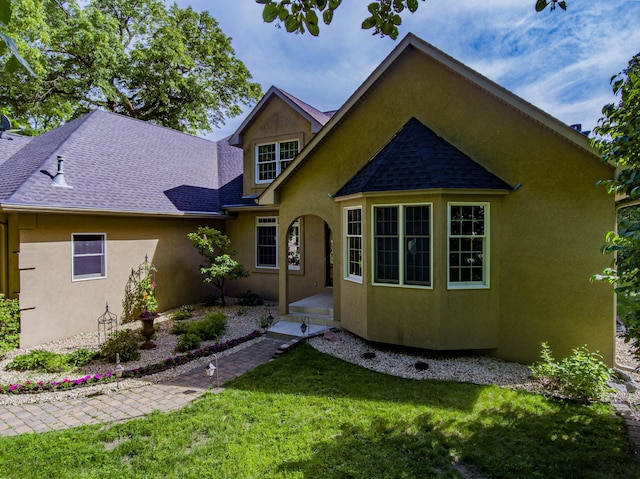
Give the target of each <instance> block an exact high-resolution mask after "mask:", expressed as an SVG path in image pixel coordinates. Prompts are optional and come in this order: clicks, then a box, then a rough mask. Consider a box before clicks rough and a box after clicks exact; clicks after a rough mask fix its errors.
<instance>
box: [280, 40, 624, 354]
mask: <svg viewBox="0 0 640 479" xmlns="http://www.w3.org/2000/svg"><path fill="white" fill-rule="evenodd" d="M504 95H505V96H508V95H509V94H508V93H506V92H505V93H504ZM412 116H415V117H416V118H417V119H418V120H420V121H421V122H422V123H424V124H425V125H427V126H428V127H429V128H431V129H432V130H434V131H435V132H436V133H437V134H438V135H440V136H441V137H443V138H444V139H445V140H447V141H448V142H449V143H451V144H452V145H454V146H456V147H457V148H458V149H460V150H461V151H463V152H464V153H466V154H467V155H468V156H470V157H471V158H472V159H474V161H476V162H477V163H479V164H480V165H482V166H484V167H485V168H486V169H487V170H489V171H491V172H492V173H494V174H495V175H497V176H498V177H500V178H502V179H503V180H504V181H506V182H507V183H509V184H510V185H512V186H515V185H518V184H521V186H520V187H519V188H518V189H517V190H516V191H509V192H507V193H506V194H500V195H496V194H490V193H489V192H486V193H482V192H478V191H477V190H475V191H473V192H465V191H436V192H419V193H418V194H415V193H411V192H408V193H406V194H402V193H390V194H388V195H365V196H364V197H360V198H357V197H356V198H349V199H347V201H337V200H334V199H331V198H330V197H329V196H328V195H327V194H328V193H329V194H331V195H333V194H335V193H336V192H337V191H338V190H339V189H340V187H342V186H343V185H344V184H345V183H346V182H347V181H348V180H349V179H350V178H352V177H353V176H354V175H355V174H356V173H357V171H358V170H359V169H360V168H361V167H362V166H363V165H364V164H365V163H366V162H367V161H368V160H370V159H371V158H372V157H373V156H374V155H375V154H376V152H377V151H379V150H380V149H381V148H382V147H383V146H384V145H385V143H387V142H388V141H389V140H390V139H391V138H392V136H393V135H394V134H395V133H396V132H397V131H398V130H399V129H400V128H401V127H402V126H403V125H404V124H405V123H406V122H407V121H408V120H409V119H410V118H411V117H412ZM547 121H548V122H550V123H553V122H554V121H555V120H552V119H551V118H548V119H547ZM567 135H569V136H571V135H572V132H571V131H568V132H567ZM578 135H579V134H578V133H577V132H576V133H575V137H576V142H580V141H582V139H581V138H580V137H579V136H578ZM612 175H613V170H612V169H611V168H609V167H608V166H606V165H604V164H603V163H602V162H601V161H600V160H599V159H598V158H597V157H595V156H594V155H593V154H592V153H590V152H588V151H587V150H586V149H584V148H582V147H579V146H577V145H576V144H574V142H572V141H569V140H567V138H565V137H563V136H561V135H559V134H557V133H555V132H554V131H553V130H552V129H551V128H549V127H547V126H545V125H544V124H543V122H540V121H534V120H533V119H532V118H531V117H530V116H527V115H525V114H524V113H522V112H521V111H520V110H517V109H516V108H514V107H513V106H512V105H510V104H509V102H507V101H505V100H504V99H502V98H499V97H497V96H495V95H493V94H490V93H488V92H487V91H486V90H484V89H482V88H480V87H479V86H478V85H477V84H476V83H473V82H471V81H469V80H468V79H467V78H465V77H463V76H461V75H459V74H458V73H455V72H454V71H453V70H451V69H449V68H448V67H445V66H443V64H441V63H439V62H436V61H434V60H433V59H431V58H430V57H428V56H426V55H424V54H422V53H421V52H418V51H416V50H413V49H411V48H409V49H408V50H407V52H406V53H405V54H403V55H402V56H400V57H399V59H398V60H397V61H396V63H395V65H393V66H392V67H391V68H390V69H389V70H388V71H387V72H386V73H385V74H384V75H383V76H382V77H381V79H380V80H379V81H378V83H377V84H376V85H374V86H373V87H372V88H370V89H369V91H368V92H367V93H366V94H365V95H364V96H363V98H362V101H360V102H358V104H357V105H356V106H354V107H353V108H352V109H351V110H350V112H349V113H348V114H347V115H346V116H345V117H344V119H343V120H342V123H341V124H339V125H338V126H337V127H335V128H334V129H333V130H332V131H331V132H330V133H329V134H328V135H326V136H325V138H323V143H322V145H321V146H320V147H319V148H317V149H316V150H315V151H313V152H312V153H311V154H309V155H308V156H307V157H306V159H305V163H304V164H303V165H302V166H301V167H300V168H299V169H298V170H296V171H295V174H294V175H293V176H291V177H290V178H288V180H287V181H286V182H285V183H283V184H282V185H280V187H279V189H278V192H277V198H278V199H279V208H280V214H281V216H282V217H285V218H287V219H290V218H294V217H296V216H299V215H316V216H319V217H321V218H323V219H324V220H325V221H327V223H329V225H330V226H331V227H332V229H333V231H334V239H335V244H336V247H335V251H334V256H335V277H336V282H335V288H334V303H335V305H336V316H338V318H336V319H340V321H341V325H342V326H343V327H344V328H345V329H348V330H350V331H353V332H354V333H356V334H358V335H361V336H363V337H365V338H367V339H371V340H375V341H380V342H387V343H393V344H405V345H410V346H416V347H422V348H433V349H484V350H486V351H487V352H489V353H492V354H495V355H497V356H500V357H503V358H505V359H508V360H515V361H522V362H531V361H534V360H535V359H537V357H538V355H539V350H540V343H541V342H542V341H549V343H550V345H551V347H552V348H553V350H554V352H556V353H557V354H558V355H566V354H568V353H570V350H571V349H572V348H575V347H577V346H580V345H582V344H587V345H588V346H589V348H590V349H592V350H596V349H597V350H599V351H600V352H601V353H602V354H603V356H604V358H605V360H606V361H607V362H608V363H609V364H612V362H613V358H614V332H613V331H614V299H613V293H612V288H611V287H610V286H608V285H606V284H603V283H591V282H590V281H589V278H590V277H591V275H592V274H594V273H598V272H600V271H601V270H602V268H603V267H605V266H607V264H608V262H609V260H610V258H607V257H604V256H602V255H601V254H600V253H599V247H600V245H601V244H602V242H603V237H604V234H605V232H606V231H609V230H611V229H613V228H614V224H615V213H614V199H613V197H612V196H609V195H607V193H606V191H605V190H604V189H603V188H596V187H595V183H596V182H597V181H598V180H601V179H603V178H610V177H612ZM469 193H473V194H469ZM338 200H340V199H338ZM342 200H344V199H342ZM449 201H481V202H488V203H489V204H490V212H491V213H490V214H491V217H490V231H491V233H490V239H489V241H490V272H491V276H490V286H489V288H487V289H477V290H450V289H448V288H447V275H446V271H447V253H446V248H447V237H446V234H447V202H449ZM410 202H429V203H431V204H432V205H433V222H434V231H433V255H434V265H433V286H432V288H431V289H408V288H397V287H388V286H387V287H385V286H374V285H372V281H371V277H370V272H371V240H370V234H371V208H372V205H373V204H376V203H381V204H393V203H410ZM353 205H361V206H362V207H363V228H364V231H365V233H364V235H365V236H364V245H363V248H364V252H363V254H364V257H363V266H364V276H363V282H362V284H358V283H354V282H351V281H348V280H339V278H342V277H343V274H344V273H343V264H342V262H343V251H342V248H343V246H342V238H343V235H344V231H343V224H342V222H343V219H342V218H343V207H345V206H353Z"/></svg>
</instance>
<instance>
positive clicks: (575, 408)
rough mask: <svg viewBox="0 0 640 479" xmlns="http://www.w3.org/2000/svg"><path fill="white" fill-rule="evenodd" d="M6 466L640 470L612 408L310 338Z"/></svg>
mask: <svg viewBox="0 0 640 479" xmlns="http://www.w3.org/2000/svg"><path fill="white" fill-rule="evenodd" d="M460 471H462V472H463V473H464V474H465V476H462V475H461V474H460ZM0 477H3V478H4V477H6V478H21V479H24V478H31V477H33V478H37V477H43V478H52V477H55V478H62V477H74V478H76V477H77V478H80V477H82V478H122V479H124V478H138V477H139V478H155V477H158V478H165V477H166V478H199V479H200V478H233V479H236V478H248V477H252V478H270V477H283V478H285V477H286V478H313V479H316V478H379V477H386V478H403V477H407V478H428V477H487V478H488V477H503V478H510V479H512V478H537V477H539V478H545V479H550V478H563V479H566V478H572V477H575V478H581V479H582V478H614V477H616V478H625V477H626V478H632V477H635V478H637V477H640V468H639V467H638V466H637V465H636V464H635V463H634V462H633V461H632V459H631V456H630V453H629V446H628V442H627V438H626V433H625V431H624V428H623V426H622V422H621V421H620V420H619V419H618V418H616V417H614V416H613V415H612V412H611V409H610V407H608V406H606V405H593V406H584V405H578V404H570V403H565V402H560V401H555V400H550V399H545V398H543V397H541V396H537V395H533V394H528V393H524V392H514V391H510V390H506V389H500V388H497V387H488V386H476V385H471V384H458V383H452V382H445V381H412V380H406V379H400V378H396V377H391V376H386V375H382V374H378V373H373V372H370V371H368V370H365V369H361V368H359V367H357V366H353V365H350V364H347V363H344V362H342V361H339V360H337V359H334V358H331V357H327V356H324V355H322V354H320V353H318V352H316V351H314V350H313V349H311V348H310V347H309V346H308V345H306V344H303V345H301V346H300V347H298V348H296V349H295V350H294V351H292V352H290V353H287V354H286V355H284V356H283V357H281V358H280V359H278V360H276V361H272V362H270V363H269V364H266V365H264V366H262V367H260V368H258V369H256V370H254V371H253V372H251V373H248V374H245V375H244V376H242V377H240V378H238V379H236V380H234V381H233V382H231V383H228V384H227V390H226V391H225V392H224V393H222V394H218V395H211V394H207V395H206V396H204V397H203V398H202V399H200V400H198V401H196V402H195V403H194V404H193V405H192V406H190V407H188V408H185V409H183V410H181V411H178V412H175V413H171V414H159V413H157V414H152V415H151V416H149V417H147V418H144V419H140V420H134V421H129V422H126V423H122V424H116V425H110V426H104V427H98V426H92V427H82V428H78V429H73V430H69V431H64V432H54V433H47V434H40V435H24V436H19V437H15V438H4V439H0Z"/></svg>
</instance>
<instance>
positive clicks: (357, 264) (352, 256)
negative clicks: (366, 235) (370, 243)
mask: <svg viewBox="0 0 640 479" xmlns="http://www.w3.org/2000/svg"><path fill="white" fill-rule="evenodd" d="M345 232H346V235H345V236H346V238H345V249H346V251H345V259H346V265H345V277H346V278H347V279H351V280H355V281H362V208H360V207H357V208H346V209H345Z"/></svg>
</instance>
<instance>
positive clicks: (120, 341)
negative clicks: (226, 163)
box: [100, 329, 141, 363]
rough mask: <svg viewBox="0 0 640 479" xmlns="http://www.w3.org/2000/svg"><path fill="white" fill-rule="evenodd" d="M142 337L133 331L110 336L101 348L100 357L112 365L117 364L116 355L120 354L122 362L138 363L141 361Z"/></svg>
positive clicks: (123, 330) (129, 330)
mask: <svg viewBox="0 0 640 479" xmlns="http://www.w3.org/2000/svg"><path fill="white" fill-rule="evenodd" d="M140 339H141V338H140V335H139V333H137V332H136V331H134V330H132V329H121V330H120V331H116V332H115V333H112V334H111V335H110V336H109V339H107V341H106V342H105V343H104V344H103V345H102V347H101V348H100V356H101V357H102V358H104V359H106V360H107V361H109V362H111V363H115V362H116V353H119V354H120V362H122V363H126V362H128V361H137V360H138V359H140V350H139V349H138V348H139V346H138V343H139V341H140Z"/></svg>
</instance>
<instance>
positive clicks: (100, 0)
mask: <svg viewBox="0 0 640 479" xmlns="http://www.w3.org/2000/svg"><path fill="white" fill-rule="evenodd" d="M5 1H7V0H2V2H5ZM12 5H13V8H12V13H13V15H12V17H11V24H10V25H9V26H7V27H6V28H1V27H0V33H2V34H6V35H10V36H12V37H16V38H19V40H17V43H18V47H20V50H21V51H22V52H23V54H24V56H25V59H26V60H27V61H28V62H29V64H30V65H31V66H32V67H33V69H34V71H35V72H36V73H37V81H34V80H33V78H31V77H30V76H28V75H27V74H26V73H25V72H21V71H17V72H16V73H15V74H11V73H9V72H5V71H0V104H2V105H3V108H6V109H7V111H6V113H8V114H9V115H10V116H11V117H13V118H15V119H16V120H21V121H23V124H22V125H20V126H24V127H27V128H28V131H30V132H42V131H45V130H48V129H52V128H55V127H57V126H59V125H61V124H63V123H65V122H67V121H69V120H70V119H73V118H77V117H78V116H80V115H82V114H84V113H86V112H88V111H91V110H93V109H96V108H101V109H104V110H107V111H111V112H115V113H119V114H123V115H127V116H130V117H133V118H137V119H140V120H144V121H150V122H152V123H156V124H159V125H163V126H167V127H170V128H173V129H177V130H180V131H185V132H189V133H192V134H196V133H198V132H206V131H210V130H212V128H213V127H216V126H220V125H222V124H223V123H224V121H225V119H226V118H231V117H234V116H237V115H239V114H240V113H241V105H242V104H244V105H249V104H251V103H253V102H254V101H255V100H257V99H258V98H259V97H260V95H261V89H260V86H259V85H258V84H257V83H253V82H250V79H251V75H250V73H249V71H248V70H247V68H246V66H245V65H244V64H243V63H242V62H241V61H240V60H238V58H236V56H235V52H234V51H233V48H232V46H231V39H230V38H229V37H227V36H226V35H225V34H224V32H223V31H222V30H221V29H220V27H219V25H218V22H217V21H216V20H215V18H213V17H211V15H209V13H208V12H202V13H199V12H196V11H194V10H193V9H192V8H191V7H187V8H180V7H178V6H177V5H175V4H172V5H169V4H166V5H165V2H163V1H162V0H140V1H136V2H131V1H127V0H90V1H80V0H66V1H60V2H51V1H47V2H41V1H38V0H21V1H20V2H12ZM3 38H4V37H3ZM0 55H1V56H0V58H2V59H3V60H6V59H7V58H8V55H9V53H7V52H5V54H4V55H3V54H2V52H0Z"/></svg>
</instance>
